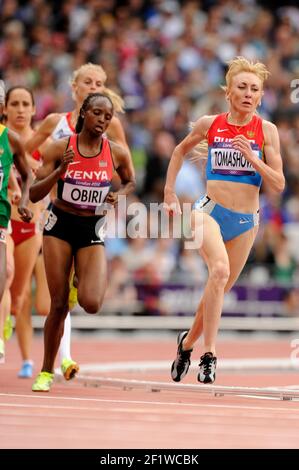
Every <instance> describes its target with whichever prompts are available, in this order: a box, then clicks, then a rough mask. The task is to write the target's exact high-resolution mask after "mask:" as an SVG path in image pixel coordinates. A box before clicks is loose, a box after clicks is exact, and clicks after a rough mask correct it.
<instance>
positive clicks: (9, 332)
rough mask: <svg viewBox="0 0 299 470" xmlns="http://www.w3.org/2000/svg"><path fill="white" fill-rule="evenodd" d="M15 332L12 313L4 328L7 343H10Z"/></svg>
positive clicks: (7, 318) (8, 316) (6, 319)
mask: <svg viewBox="0 0 299 470" xmlns="http://www.w3.org/2000/svg"><path fill="white" fill-rule="evenodd" d="M12 331H13V323H12V318H11V315H10V313H9V314H8V315H7V317H6V318H5V321H4V326H3V337H4V339H5V341H8V340H9V339H10V338H11V335H12Z"/></svg>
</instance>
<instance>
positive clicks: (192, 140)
mask: <svg viewBox="0 0 299 470" xmlns="http://www.w3.org/2000/svg"><path fill="white" fill-rule="evenodd" d="M214 119H215V116H203V117H201V118H200V119H198V121H196V123H195V125H194V127H193V129H192V131H191V132H190V133H189V134H188V135H187V137H185V139H183V140H182V142H180V143H179V144H178V145H177V146H176V147H175V149H174V151H173V153H172V156H171V159H170V162H169V166H168V170H167V175H166V183H165V187H164V207H165V209H166V210H168V211H173V212H176V213H181V209H180V206H179V202H178V199H177V197H176V195H175V191H174V188H175V182H176V178H177V175H178V173H179V171H180V169H181V167H182V164H183V159H184V157H185V155H187V154H188V153H189V152H190V151H191V150H192V149H193V148H194V147H195V146H196V145H198V144H199V143H200V142H201V141H202V140H204V139H206V135H207V132H208V129H209V128H210V126H211V123H212V122H213V120H214Z"/></svg>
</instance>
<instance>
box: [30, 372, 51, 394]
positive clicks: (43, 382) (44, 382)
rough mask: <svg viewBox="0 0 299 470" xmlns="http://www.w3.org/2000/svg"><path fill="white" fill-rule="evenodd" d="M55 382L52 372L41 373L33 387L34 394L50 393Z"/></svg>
mask: <svg viewBox="0 0 299 470" xmlns="http://www.w3.org/2000/svg"><path fill="white" fill-rule="evenodd" d="M53 380H54V374H51V373H50V372H40V373H39V374H38V376H37V377H36V379H35V382H34V384H33V385H32V391H33V392H49V390H50V388H51V385H52V383H53Z"/></svg>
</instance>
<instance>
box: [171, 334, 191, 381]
mask: <svg viewBox="0 0 299 470" xmlns="http://www.w3.org/2000/svg"><path fill="white" fill-rule="evenodd" d="M187 334H188V331H182V332H181V333H180V334H179V335H178V339H177V342H178V351H177V357H176V359H175V360H174V361H173V363H172V366H171V378H172V380H174V381H175V382H180V381H181V380H182V379H183V378H184V377H185V375H186V374H187V372H188V369H189V366H190V364H191V360H190V357H191V353H192V351H193V349H188V350H186V351H184V349H183V346H182V345H183V340H184V339H185V338H186V336H187Z"/></svg>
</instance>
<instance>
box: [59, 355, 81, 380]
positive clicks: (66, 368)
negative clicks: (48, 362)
mask: <svg viewBox="0 0 299 470" xmlns="http://www.w3.org/2000/svg"><path fill="white" fill-rule="evenodd" d="M60 367H61V372H62V373H63V376H64V378H65V380H71V379H73V378H74V377H75V375H76V374H77V372H79V366H78V364H77V363H76V362H75V361H73V360H72V359H67V358H64V359H62V362H61V366H60Z"/></svg>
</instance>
